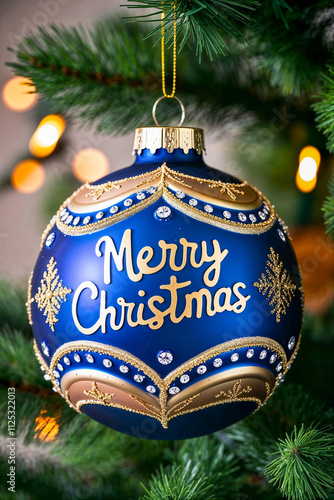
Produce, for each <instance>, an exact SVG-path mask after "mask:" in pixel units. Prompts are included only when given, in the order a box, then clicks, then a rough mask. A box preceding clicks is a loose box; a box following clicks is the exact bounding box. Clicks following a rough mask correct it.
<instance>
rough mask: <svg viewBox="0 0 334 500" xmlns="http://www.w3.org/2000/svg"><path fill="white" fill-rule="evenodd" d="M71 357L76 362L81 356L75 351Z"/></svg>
mask: <svg viewBox="0 0 334 500" xmlns="http://www.w3.org/2000/svg"><path fill="white" fill-rule="evenodd" d="M73 358H74V361H76V362H77V363H80V361H81V357H80V356H79V354H77V353H75V354H74V356H73Z"/></svg>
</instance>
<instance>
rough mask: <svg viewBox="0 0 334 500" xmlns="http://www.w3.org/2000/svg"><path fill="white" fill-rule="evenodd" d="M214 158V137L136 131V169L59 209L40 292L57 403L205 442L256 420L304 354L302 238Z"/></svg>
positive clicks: (39, 266) (37, 305)
mask: <svg viewBox="0 0 334 500" xmlns="http://www.w3.org/2000/svg"><path fill="white" fill-rule="evenodd" d="M203 149H204V142H203V133H202V130H200V129H190V128H177V127H176V128H169V127H164V128H163V127H156V128H143V129H137V131H136V137H135V151H136V159H135V162H134V164H133V165H132V166H130V167H128V168H125V169H123V170H119V171H118V172H115V173H112V174H110V175H108V176H106V177H104V178H102V179H100V180H98V181H96V182H94V183H90V184H85V185H83V186H82V187H81V188H80V189H78V190H77V191H76V192H75V193H74V194H73V195H72V196H71V197H70V198H69V199H67V200H66V201H65V203H64V204H63V205H62V206H61V207H60V209H59V211H58V213H57V215H56V216H55V217H54V218H53V219H52V220H51V222H50V224H49V225H48V227H47V228H46V230H45V232H44V234H43V237H42V244H41V251H40V254H39V256H38V259H37V263H36V266H35V269H34V271H33V273H32V276H31V279H30V283H29V293H28V303H27V304H28V314H29V318H30V321H31V324H32V328H33V332H34V336H35V351H36V354H37V357H38V359H39V361H40V363H41V365H42V368H43V369H44V370H45V377H46V378H47V379H50V380H51V382H52V384H53V388H54V390H55V391H57V392H59V394H60V395H62V396H63V397H65V399H66V401H67V402H68V403H69V404H70V405H71V406H72V407H73V408H74V409H75V410H77V411H78V412H83V413H85V414H86V415H88V416H89V417H91V418H93V419H94V420H97V421H98V422H101V423H102V424H104V425H107V426H109V427H112V428H113V429H116V430H118V431H121V432H124V433H127V434H130V435H134V436H138V437H144V438H150V439H183V438H190V437H195V436H200V435H203V434H207V433H210V432H214V431H217V430H218V429H221V428H223V427H226V426H228V425H230V424H232V423H234V422H236V421H238V420H240V419H242V418H244V417H245V416H247V415H248V414H250V413H252V412H254V411H255V410H257V409H258V408H259V407H260V406H261V405H263V404H264V403H265V402H266V401H267V399H268V398H269V397H270V395H271V394H272V393H273V391H274V389H275V388H276V387H277V385H279V383H280V382H281V381H282V380H283V379H284V375H285V373H286V371H287V370H288V369H289V367H290V365H291V363H292V361H293V359H294V358H295V355H296V352H297V350H298V347H299V341H300V339H299V332H300V328H301V321H302V308H303V288H302V284H301V278H300V273H299V268H298V264H297V261H296V257H295V254H294V251H293V248H292V246H291V242H290V238H289V234H288V231H287V228H286V226H285V225H284V223H283V222H282V220H280V219H279V218H278V217H277V215H276V213H275V211H274V208H273V207H272V205H271V204H270V202H269V201H268V200H267V199H266V198H265V197H264V196H263V195H262V193H260V192H259V191H258V190H257V189H255V188H254V187H252V186H251V185H249V184H248V183H247V182H242V181H240V180H238V179H236V178H234V177H232V176H230V175H228V174H225V173H222V172H220V171H218V170H216V169H213V168H210V167H208V166H207V165H206V164H205V163H204V161H203V158H202V150H203Z"/></svg>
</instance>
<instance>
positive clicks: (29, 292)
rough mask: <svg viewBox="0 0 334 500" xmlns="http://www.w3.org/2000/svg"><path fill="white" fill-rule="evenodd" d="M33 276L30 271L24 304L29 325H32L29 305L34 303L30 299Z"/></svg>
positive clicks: (32, 272) (32, 299) (31, 298)
mask: <svg viewBox="0 0 334 500" xmlns="http://www.w3.org/2000/svg"><path fill="white" fill-rule="evenodd" d="M33 275H34V271H31V273H30V276H29V281H28V290H27V302H26V308H27V315H28V320H29V325H32V316H31V304H32V303H33V302H34V298H33V297H31V283H32V277H33Z"/></svg>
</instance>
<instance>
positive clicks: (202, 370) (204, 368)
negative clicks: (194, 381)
mask: <svg viewBox="0 0 334 500" xmlns="http://www.w3.org/2000/svg"><path fill="white" fill-rule="evenodd" d="M206 371H207V367H206V366H205V365H200V366H199V367H198V368H197V373H198V374H199V375H203V373H205V372H206Z"/></svg>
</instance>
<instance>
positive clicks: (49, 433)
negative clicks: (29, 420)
mask: <svg viewBox="0 0 334 500" xmlns="http://www.w3.org/2000/svg"><path fill="white" fill-rule="evenodd" d="M46 413H47V411H46V410H41V412H40V414H39V415H38V417H37V418H36V420H35V424H36V427H35V429H34V430H35V436H34V439H36V438H38V439H39V440H40V441H45V442H50V441H53V440H54V439H55V437H56V436H57V434H58V432H59V424H58V422H57V419H56V418H55V417H49V416H48V415H45V414H46Z"/></svg>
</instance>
